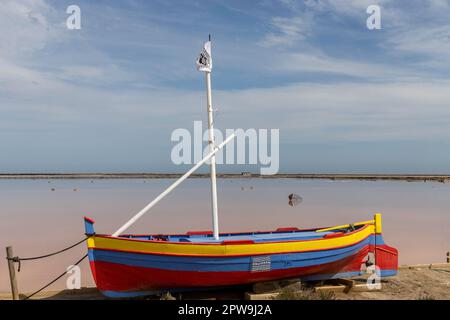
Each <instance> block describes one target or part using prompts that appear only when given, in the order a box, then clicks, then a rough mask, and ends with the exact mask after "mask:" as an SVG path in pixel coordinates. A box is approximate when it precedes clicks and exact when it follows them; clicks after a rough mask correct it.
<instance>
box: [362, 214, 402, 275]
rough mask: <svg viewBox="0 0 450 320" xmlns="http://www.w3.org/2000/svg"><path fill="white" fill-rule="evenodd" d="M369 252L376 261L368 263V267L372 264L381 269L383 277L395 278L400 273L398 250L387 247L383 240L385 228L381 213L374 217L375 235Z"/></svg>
mask: <svg viewBox="0 0 450 320" xmlns="http://www.w3.org/2000/svg"><path fill="white" fill-rule="evenodd" d="M369 252H371V253H372V255H373V258H374V259H373V260H374V261H369V260H368V261H366V266H367V267H369V266H370V265H371V264H374V265H375V268H379V271H380V276H381V277H391V276H395V275H396V274H397V271H398V250H397V249H396V248H394V247H391V246H389V245H387V244H386V243H385V242H384V239H383V226H382V216H381V213H377V214H375V217H374V235H373V236H372V239H371V243H370V248H369Z"/></svg>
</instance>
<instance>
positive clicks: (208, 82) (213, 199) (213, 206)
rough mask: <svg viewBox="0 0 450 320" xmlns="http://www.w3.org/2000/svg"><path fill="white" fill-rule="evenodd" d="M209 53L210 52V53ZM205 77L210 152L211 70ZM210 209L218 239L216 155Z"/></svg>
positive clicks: (212, 174)
mask: <svg viewBox="0 0 450 320" xmlns="http://www.w3.org/2000/svg"><path fill="white" fill-rule="evenodd" d="M209 43H210V44H211V35H209ZM210 54H211V53H210ZM205 79H206V109H207V112H208V143H209V148H210V152H212V151H213V150H214V148H215V143H214V124H213V108H212V98H211V71H210V70H209V71H206V72H205ZM211 209H212V223H213V235H214V239H215V240H219V215H218V213H217V183H216V155H215V154H214V155H213V156H212V157H211Z"/></svg>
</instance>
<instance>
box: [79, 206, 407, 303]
mask: <svg viewBox="0 0 450 320" xmlns="http://www.w3.org/2000/svg"><path fill="white" fill-rule="evenodd" d="M85 228H86V234H87V235H88V236H90V237H89V239H88V240H87V243H88V250H89V260H90V266H91V270H92V274H93V277H94V279H95V282H96V284H97V287H98V289H99V290H100V291H101V292H102V293H103V294H104V295H106V296H109V297H132V296H140V295H150V294H159V293H163V292H177V291H183V290H194V289H201V288H209V287H224V286H231V285H242V284H248V283H254V282H261V281H269V280H276V279H285V278H301V279H304V280H319V279H331V278H348V277H355V276H360V275H362V274H365V273H366V271H365V268H366V267H367V266H370V265H373V264H375V265H376V266H377V267H378V268H379V276H381V277H387V276H393V275H395V274H396V273H397V256H398V253H397V250H396V249H395V248H392V247H390V246H388V245H386V244H385V243H384V241H383V237H382V233H381V232H382V226H381V214H376V215H375V218H374V220H371V221H365V222H361V223H355V224H353V225H344V226H337V227H332V228H321V229H309V230H299V229H297V228H280V229H277V230H275V231H269V232H242V233H226V234H225V233H223V234H220V240H219V241H216V240H214V238H213V235H212V232H188V233H186V234H184V235H121V236H118V237H113V236H110V235H97V234H95V232H94V221H93V220H91V219H89V218H85Z"/></svg>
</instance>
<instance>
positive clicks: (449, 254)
mask: <svg viewBox="0 0 450 320" xmlns="http://www.w3.org/2000/svg"><path fill="white" fill-rule="evenodd" d="M447 263H450V252H447Z"/></svg>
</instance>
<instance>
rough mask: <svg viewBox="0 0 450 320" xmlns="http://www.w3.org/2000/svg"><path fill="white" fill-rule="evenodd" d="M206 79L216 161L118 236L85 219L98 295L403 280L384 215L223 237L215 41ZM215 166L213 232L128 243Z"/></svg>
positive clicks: (205, 63) (204, 56)
mask: <svg viewBox="0 0 450 320" xmlns="http://www.w3.org/2000/svg"><path fill="white" fill-rule="evenodd" d="M197 66H198V69H199V70H200V71H203V72H205V75H206V88H207V111H208V129H209V145H210V148H211V149H210V150H211V151H210V153H209V154H208V155H207V156H206V157H205V158H203V159H202V160H201V161H200V162H199V163H197V164H196V165H195V166H194V167H193V168H192V169H191V170H189V171H188V172H187V173H186V174H184V175H183V176H182V177H181V178H179V179H178V180H177V181H175V182H174V183H173V184H172V185H171V186H170V187H169V188H167V189H166V190H165V191H164V192H162V193H161V194H160V195H159V196H158V197H156V199H155V200H153V201H152V202H150V203H149V204H148V205H147V206H146V207H145V208H143V209H142V210H141V211H140V212H138V213H137V214H136V215H135V216H134V217H133V218H131V219H130V220H129V221H128V222H126V223H125V224H124V225H123V226H122V227H120V228H119V229H118V230H117V231H116V232H115V233H113V234H112V235H97V234H95V232H94V221H93V220H91V219H89V218H85V220H84V221H85V229H86V234H87V235H88V236H89V237H88V240H87V244H88V252H89V261H90V266H91V270H92V274H93V276H94V279H95V282H96V284H97V287H98V289H99V290H100V291H101V292H102V293H103V294H105V295H106V296H110V297H131V296H140V295H149V294H158V293H162V292H167V291H170V292H174V291H182V290H193V289H201V288H211V287H223V286H231V285H242V284H249V283H254V282H260V281H269V280H276V279H285V278H302V279H304V280H319V279H330V278H340V277H353V276H358V275H361V274H363V273H365V269H366V268H367V267H369V266H375V265H376V266H377V268H379V269H376V268H375V270H378V271H379V276H380V277H386V276H392V275H395V274H396V272H397V250H396V249H394V248H392V247H389V246H387V245H386V244H384V242H383V238H382V234H381V231H382V229H381V215H380V214H376V215H375V218H374V220H370V221H365V222H360V223H355V224H352V225H343V226H336V227H332V228H320V229H308V230H299V229H297V228H279V229H277V230H275V231H268V232H261V231H257V232H241V233H219V226H218V217H217V216H218V215H217V189H216V167H215V154H216V153H217V152H218V151H219V150H220V149H221V148H223V146H224V145H225V144H226V143H228V142H229V141H231V139H233V138H234V135H231V136H230V137H228V138H227V139H225V141H224V142H222V143H221V144H220V145H218V146H216V145H215V142H214V135H213V109H212V104H211V78H210V74H211V69H212V62H211V40H210V41H208V42H207V43H206V44H205V46H204V49H203V51H202V53H201V54H200V56H199V58H198V60H197ZM208 160H211V164H210V167H211V202H212V221H213V223H212V231H208V232H188V233H186V234H182V235H126V234H125V235H124V231H125V230H126V229H128V228H129V227H130V226H131V225H132V224H133V223H135V222H136V221H137V220H138V219H139V218H140V217H141V216H142V215H144V214H145V213H147V212H148V211H149V210H150V209H151V208H152V207H153V206H154V205H155V204H157V203H158V202H159V201H160V200H162V199H163V198H164V197H165V196H166V195H167V194H168V193H170V192H171V191H172V190H173V189H175V188H176V187H177V186H178V185H179V184H180V183H181V182H183V181H184V180H185V179H187V178H188V177H189V175H191V174H192V173H193V172H194V171H195V170H197V169H198V168H199V167H200V166H201V165H203V164H205V163H206V162H207V161H208Z"/></svg>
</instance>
